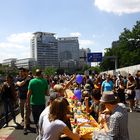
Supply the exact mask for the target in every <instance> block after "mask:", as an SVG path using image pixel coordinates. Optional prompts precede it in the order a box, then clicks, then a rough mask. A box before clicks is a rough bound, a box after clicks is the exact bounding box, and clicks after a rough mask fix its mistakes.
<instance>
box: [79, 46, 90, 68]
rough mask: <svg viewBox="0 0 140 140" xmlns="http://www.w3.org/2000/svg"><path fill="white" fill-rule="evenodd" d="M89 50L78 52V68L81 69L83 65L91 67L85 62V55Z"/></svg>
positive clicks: (83, 49)
mask: <svg viewBox="0 0 140 140" xmlns="http://www.w3.org/2000/svg"><path fill="white" fill-rule="evenodd" d="M90 52H91V50H90V49H89V48H86V49H85V48H82V49H80V50H79V55H80V60H79V66H80V67H82V66H83V65H89V66H91V63H90V62H87V53H90Z"/></svg>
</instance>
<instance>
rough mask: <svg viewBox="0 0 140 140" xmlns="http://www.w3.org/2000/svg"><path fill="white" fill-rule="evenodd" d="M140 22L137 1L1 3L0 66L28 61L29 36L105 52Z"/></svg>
mask: <svg viewBox="0 0 140 140" xmlns="http://www.w3.org/2000/svg"><path fill="white" fill-rule="evenodd" d="M138 20H140V0H0V63H1V62H2V61H3V60H4V59H8V58H18V59H22V58H29V57H30V38H31V37H32V33H34V32H37V31H41V32H51V33H56V35H55V36H56V37H70V36H77V37H79V44H80V48H90V49H91V52H104V49H105V48H110V47H111V44H112V42H113V41H115V40H118V38H119V35H120V34H121V32H123V31H124V28H127V29H130V30H131V29H132V28H133V26H134V25H135V24H136V21H138Z"/></svg>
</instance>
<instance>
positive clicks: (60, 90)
mask: <svg viewBox="0 0 140 140" xmlns="http://www.w3.org/2000/svg"><path fill="white" fill-rule="evenodd" d="M75 77H76V75H73V76H72V78H71V79H70V81H69V82H68V83H66V84H65V85H63V86H62V85H61V84H56V85H55V86H54V87H53V90H54V91H55V92H58V93H59V96H62V97H67V93H66V89H68V87H69V86H70V85H71V84H72V82H73V81H74V79H75Z"/></svg>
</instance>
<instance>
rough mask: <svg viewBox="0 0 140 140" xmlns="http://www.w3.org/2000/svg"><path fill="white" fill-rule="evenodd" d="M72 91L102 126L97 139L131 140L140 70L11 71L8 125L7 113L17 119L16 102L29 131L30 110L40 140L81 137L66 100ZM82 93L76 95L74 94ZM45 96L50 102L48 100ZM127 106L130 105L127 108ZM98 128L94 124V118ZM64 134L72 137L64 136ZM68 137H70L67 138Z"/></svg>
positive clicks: (4, 88) (6, 85) (5, 91)
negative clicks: (124, 72)
mask: <svg viewBox="0 0 140 140" xmlns="http://www.w3.org/2000/svg"><path fill="white" fill-rule="evenodd" d="M67 89H69V90H71V91H72V92H73V97H75V98H72V99H73V100H79V102H81V104H82V105H84V106H85V111H86V115H87V116H88V115H91V116H92V117H93V118H94V119H95V120H96V121H97V122H98V124H99V127H100V129H99V130H98V132H96V133H95V134H94V136H93V139H99V140H100V139H101V137H102V139H104V140H111V139H112V140H129V134H128V111H129V112H133V111H134V109H135V108H138V107H139V105H140V71H137V73H136V75H135V76H132V75H131V74H129V75H128V77H125V76H122V75H121V74H118V75H109V74H102V75H101V74H93V75H91V76H89V75H82V81H80V82H78V81H77V75H66V74H64V75H54V76H47V77H46V76H45V75H43V73H42V71H41V70H40V69H37V70H36V73H35V75H34V76H33V75H32V73H31V72H29V71H28V70H27V69H25V68H20V69H19V75H18V76H17V77H16V79H13V77H12V76H11V75H7V76H6V79H5V81H4V82H3V84H2V85H1V90H0V95H1V98H2V101H3V103H4V109H5V125H4V126H3V127H8V121H9V120H8V112H9V111H10V112H11V115H12V117H13V121H14V123H15V124H17V122H16V115H15V112H14V106H15V105H16V104H19V107H20V114H21V118H22V119H21V120H22V122H21V125H22V126H23V133H24V134H25V135H26V134H28V129H30V124H31V119H30V117H31V113H32V116H33V121H34V124H35V128H36V133H37V134H38V137H37V139H39V140H59V139H74V140H79V139H80V134H79V133H78V132H79V127H80V125H81V124H77V127H76V128H74V130H73V128H72V126H71V122H70V118H71V117H73V112H72V111H71V110H70V108H69V102H68V101H67V98H68V96H69V95H68V94H69V93H68V92H67ZM77 90H78V91H80V93H81V94H80V95H81V97H80V98H79V96H78V98H77V96H76V94H75V92H76V91H77ZM46 96H47V97H48V98H49V101H48V102H46ZM126 106H128V108H129V109H128V108H126ZM89 123H90V125H93V126H95V125H96V124H95V122H92V121H90V122H89ZM65 135H66V136H67V137H65ZM63 136H64V137H63ZM68 137H69V138H68Z"/></svg>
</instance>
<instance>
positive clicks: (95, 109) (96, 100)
mask: <svg viewBox="0 0 140 140" xmlns="http://www.w3.org/2000/svg"><path fill="white" fill-rule="evenodd" d="M91 97H92V105H91V106H90V107H89V106H88V103H87V101H88V98H85V103H86V111H87V112H88V113H89V114H90V115H92V117H93V118H94V119H95V120H96V121H97V122H98V117H99V113H100V112H101V111H103V110H104V109H105V108H104V106H103V104H101V103H100V98H101V93H100V90H98V89H94V90H93V93H92V95H91Z"/></svg>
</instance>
